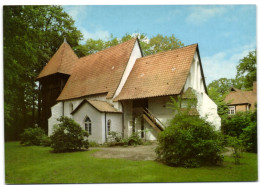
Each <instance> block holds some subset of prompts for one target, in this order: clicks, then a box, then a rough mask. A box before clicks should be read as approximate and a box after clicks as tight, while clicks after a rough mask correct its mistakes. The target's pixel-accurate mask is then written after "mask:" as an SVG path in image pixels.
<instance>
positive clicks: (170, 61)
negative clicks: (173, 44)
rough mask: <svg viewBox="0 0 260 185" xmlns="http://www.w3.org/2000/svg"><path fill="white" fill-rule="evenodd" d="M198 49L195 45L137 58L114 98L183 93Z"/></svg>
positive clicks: (125, 98)
mask: <svg viewBox="0 0 260 185" xmlns="http://www.w3.org/2000/svg"><path fill="white" fill-rule="evenodd" d="M196 49H197V44H193V45H189V46H186V47H182V48H179V49H175V50H170V51H166V52H161V53H158V54H154V55H149V56H146V57H143V58H139V59H137V60H136V63H135V65H134V67H133V69H132V71H131V73H130V75H129V77H128V79H127V81H126V83H125V85H124V87H123V89H122V90H121V92H120V93H119V95H118V96H117V97H116V98H115V101H117V100H127V99H139V98H147V97H156V96H165V95H174V94H180V93H181V91H182V90H183V87H184V85H185V82H186V80H187V77H188V74H189V71H190V67H191V64H192V60H193V57H194V54H195V52H196Z"/></svg>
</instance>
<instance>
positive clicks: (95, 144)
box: [89, 141, 99, 147]
mask: <svg viewBox="0 0 260 185" xmlns="http://www.w3.org/2000/svg"><path fill="white" fill-rule="evenodd" d="M98 146H99V144H98V143H96V142H95V141H89V147H98Z"/></svg>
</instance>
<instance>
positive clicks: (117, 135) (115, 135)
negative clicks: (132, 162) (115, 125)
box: [109, 131, 122, 142]
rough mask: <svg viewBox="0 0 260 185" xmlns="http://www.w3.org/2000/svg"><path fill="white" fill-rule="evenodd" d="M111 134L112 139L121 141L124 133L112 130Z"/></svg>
mask: <svg viewBox="0 0 260 185" xmlns="http://www.w3.org/2000/svg"><path fill="white" fill-rule="evenodd" d="M109 135H110V136H111V139H112V141H115V142H120V141H121V140H122V134H121V133H119V132H115V131H111V132H109Z"/></svg>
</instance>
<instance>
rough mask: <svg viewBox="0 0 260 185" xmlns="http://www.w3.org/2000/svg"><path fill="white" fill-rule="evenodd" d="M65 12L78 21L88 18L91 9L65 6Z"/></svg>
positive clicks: (79, 6)
mask: <svg viewBox="0 0 260 185" xmlns="http://www.w3.org/2000/svg"><path fill="white" fill-rule="evenodd" d="M63 7H64V9H65V11H66V12H67V13H68V14H69V15H70V16H71V17H72V18H73V19H74V20H77V19H79V18H82V17H85V16H87V13H88V12H89V11H90V7H88V6H81V5H77V6H63Z"/></svg>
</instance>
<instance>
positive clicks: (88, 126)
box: [84, 116, 92, 135]
mask: <svg viewBox="0 0 260 185" xmlns="http://www.w3.org/2000/svg"><path fill="white" fill-rule="evenodd" d="M84 126H85V131H87V132H88V133H89V135H92V122H91V119H90V118H89V117H88V116H86V117H85V119H84Z"/></svg>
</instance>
